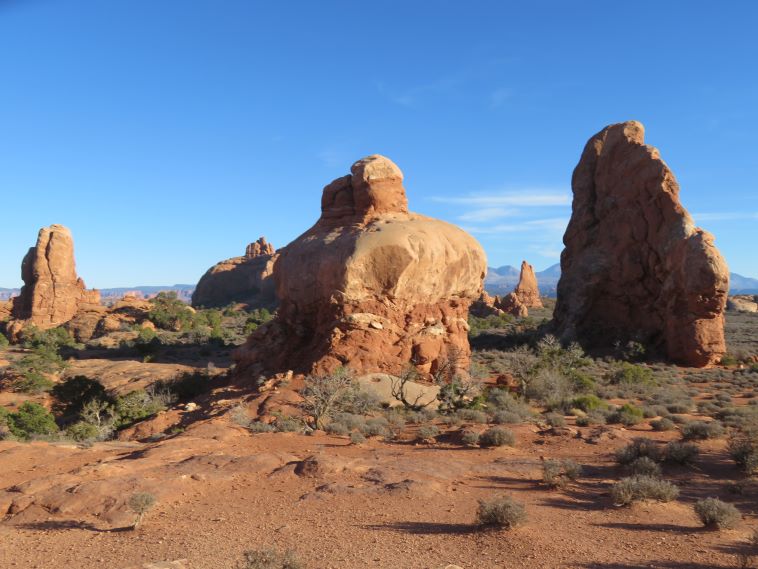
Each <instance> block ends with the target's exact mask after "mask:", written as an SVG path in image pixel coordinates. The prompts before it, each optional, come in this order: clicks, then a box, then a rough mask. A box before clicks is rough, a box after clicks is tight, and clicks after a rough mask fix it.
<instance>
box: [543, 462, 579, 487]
mask: <svg viewBox="0 0 758 569" xmlns="http://www.w3.org/2000/svg"><path fill="white" fill-rule="evenodd" d="M581 475H582V467H581V466H580V465H579V464H578V463H577V462H575V461H573V460H571V459H565V460H546V461H544V462H543V463H542V481H543V482H544V483H545V484H547V485H548V486H549V487H550V488H564V487H565V486H566V485H567V484H568V483H569V482H570V481H571V482H573V481H575V480H577V479H578V478H579V477H580V476H581Z"/></svg>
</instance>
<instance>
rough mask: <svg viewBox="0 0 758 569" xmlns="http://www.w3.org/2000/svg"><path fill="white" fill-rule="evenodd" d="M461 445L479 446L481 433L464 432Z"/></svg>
mask: <svg viewBox="0 0 758 569" xmlns="http://www.w3.org/2000/svg"><path fill="white" fill-rule="evenodd" d="M461 443H462V444H464V445H466V446H470V447H472V446H476V445H477V444H479V433H478V432H476V431H472V430H468V429H467V430H464V431H463V432H462V433H461Z"/></svg>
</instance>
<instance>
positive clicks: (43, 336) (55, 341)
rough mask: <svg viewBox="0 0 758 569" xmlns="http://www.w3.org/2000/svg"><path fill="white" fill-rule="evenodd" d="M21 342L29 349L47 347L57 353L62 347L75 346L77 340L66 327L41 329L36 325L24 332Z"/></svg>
mask: <svg viewBox="0 0 758 569" xmlns="http://www.w3.org/2000/svg"><path fill="white" fill-rule="evenodd" d="M21 344H22V345H23V347H24V348H27V349H31V350H36V349H39V348H47V349H50V350H52V351H54V352H56V353H57V352H58V351H59V350H60V349H61V348H73V347H75V346H76V340H74V337H73V336H72V335H71V333H70V332H69V331H68V330H66V329H65V328H61V327H57V328H50V329H49V330H40V329H39V328H37V327H35V326H29V327H28V328H26V329H24V331H23V332H22V335H21Z"/></svg>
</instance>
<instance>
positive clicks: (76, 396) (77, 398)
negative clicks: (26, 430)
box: [50, 375, 113, 419]
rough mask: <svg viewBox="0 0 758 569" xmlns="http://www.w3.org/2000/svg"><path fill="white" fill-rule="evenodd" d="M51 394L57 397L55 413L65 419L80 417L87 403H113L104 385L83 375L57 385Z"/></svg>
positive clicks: (54, 406)
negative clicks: (98, 401)
mask: <svg viewBox="0 0 758 569" xmlns="http://www.w3.org/2000/svg"><path fill="white" fill-rule="evenodd" d="M50 393H51V395H52V396H53V397H55V403H54V404H53V411H54V412H55V413H56V414H58V415H61V416H63V418H64V419H66V418H72V417H74V418H75V417H78V416H79V414H80V413H81V412H82V409H83V408H84V405H85V403H87V402H88V401H91V400H93V399H97V400H100V401H107V402H113V398H112V397H111V396H110V395H108V393H107V392H106V390H105V387H104V386H103V384H102V383H100V382H99V381H97V380H96V379H90V378H89V377H86V376H83V375H76V376H74V377H70V378H68V379H66V380H65V381H62V382H60V383H58V384H56V385H55V387H53V389H52V390H51V391H50Z"/></svg>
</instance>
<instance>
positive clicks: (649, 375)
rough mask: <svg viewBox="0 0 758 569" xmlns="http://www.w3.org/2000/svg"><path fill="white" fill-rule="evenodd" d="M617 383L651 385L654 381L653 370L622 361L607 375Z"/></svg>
mask: <svg viewBox="0 0 758 569" xmlns="http://www.w3.org/2000/svg"><path fill="white" fill-rule="evenodd" d="M607 379H608V380H609V381H610V382H611V383H614V384H617V385H619V384H620V385H652V384H654V383H655V377H654V376H653V371H652V370H651V369H650V368H648V367H645V366H642V365H636V364H630V363H628V362H622V363H621V364H620V365H618V366H617V367H616V368H615V369H614V370H613V371H612V372H611V373H610V374H609V376H608V377H607Z"/></svg>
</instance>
